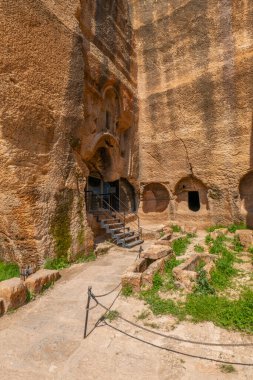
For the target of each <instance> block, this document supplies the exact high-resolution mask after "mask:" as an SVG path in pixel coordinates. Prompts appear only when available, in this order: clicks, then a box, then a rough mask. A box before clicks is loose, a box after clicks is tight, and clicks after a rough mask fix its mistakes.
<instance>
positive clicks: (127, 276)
mask: <svg viewBox="0 0 253 380" xmlns="http://www.w3.org/2000/svg"><path fill="white" fill-rule="evenodd" d="M141 277H142V273H134V272H126V273H124V274H123V276H122V277H121V285H122V287H124V286H126V285H129V286H131V287H132V289H133V291H134V292H139V291H140V290H141Z"/></svg>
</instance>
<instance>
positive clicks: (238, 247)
mask: <svg viewBox="0 0 253 380" xmlns="http://www.w3.org/2000/svg"><path fill="white" fill-rule="evenodd" d="M233 249H234V251H236V252H242V251H243V245H242V244H241V242H240V239H239V237H238V236H234V239H233Z"/></svg>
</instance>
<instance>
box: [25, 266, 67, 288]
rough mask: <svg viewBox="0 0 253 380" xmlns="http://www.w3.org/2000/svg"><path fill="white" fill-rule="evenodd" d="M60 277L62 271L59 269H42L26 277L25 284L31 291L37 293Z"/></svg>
mask: <svg viewBox="0 0 253 380" xmlns="http://www.w3.org/2000/svg"><path fill="white" fill-rule="evenodd" d="M60 277H61V276H60V273H59V271H57V270H49V269H41V270H38V271H37V272H36V273H34V274H32V275H31V276H29V277H28V278H27V279H26V281H25V286H26V287H27V289H28V290H29V291H30V292H31V293H33V294H37V293H40V292H41V291H42V290H43V288H45V287H46V286H50V284H53V283H54V282H55V281H57V280H58V279H59V278H60Z"/></svg>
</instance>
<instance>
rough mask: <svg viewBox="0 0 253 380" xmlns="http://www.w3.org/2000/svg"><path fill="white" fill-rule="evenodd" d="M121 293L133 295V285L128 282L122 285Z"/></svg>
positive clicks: (127, 295)
mask: <svg viewBox="0 0 253 380" xmlns="http://www.w3.org/2000/svg"><path fill="white" fill-rule="evenodd" d="M121 294H122V296H124V297H130V296H132V295H133V287H132V286H131V285H130V284H126V285H124V286H123V287H122V290H121Z"/></svg>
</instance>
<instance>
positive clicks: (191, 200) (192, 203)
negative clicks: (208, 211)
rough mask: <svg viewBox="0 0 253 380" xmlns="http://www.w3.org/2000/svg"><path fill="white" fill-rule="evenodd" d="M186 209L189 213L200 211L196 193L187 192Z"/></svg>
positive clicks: (197, 193)
mask: <svg viewBox="0 0 253 380" xmlns="http://www.w3.org/2000/svg"><path fill="white" fill-rule="evenodd" d="M188 207H189V209H190V210H191V211H195V212H197V211H199V210H200V198H199V192H198V191H188Z"/></svg>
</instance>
